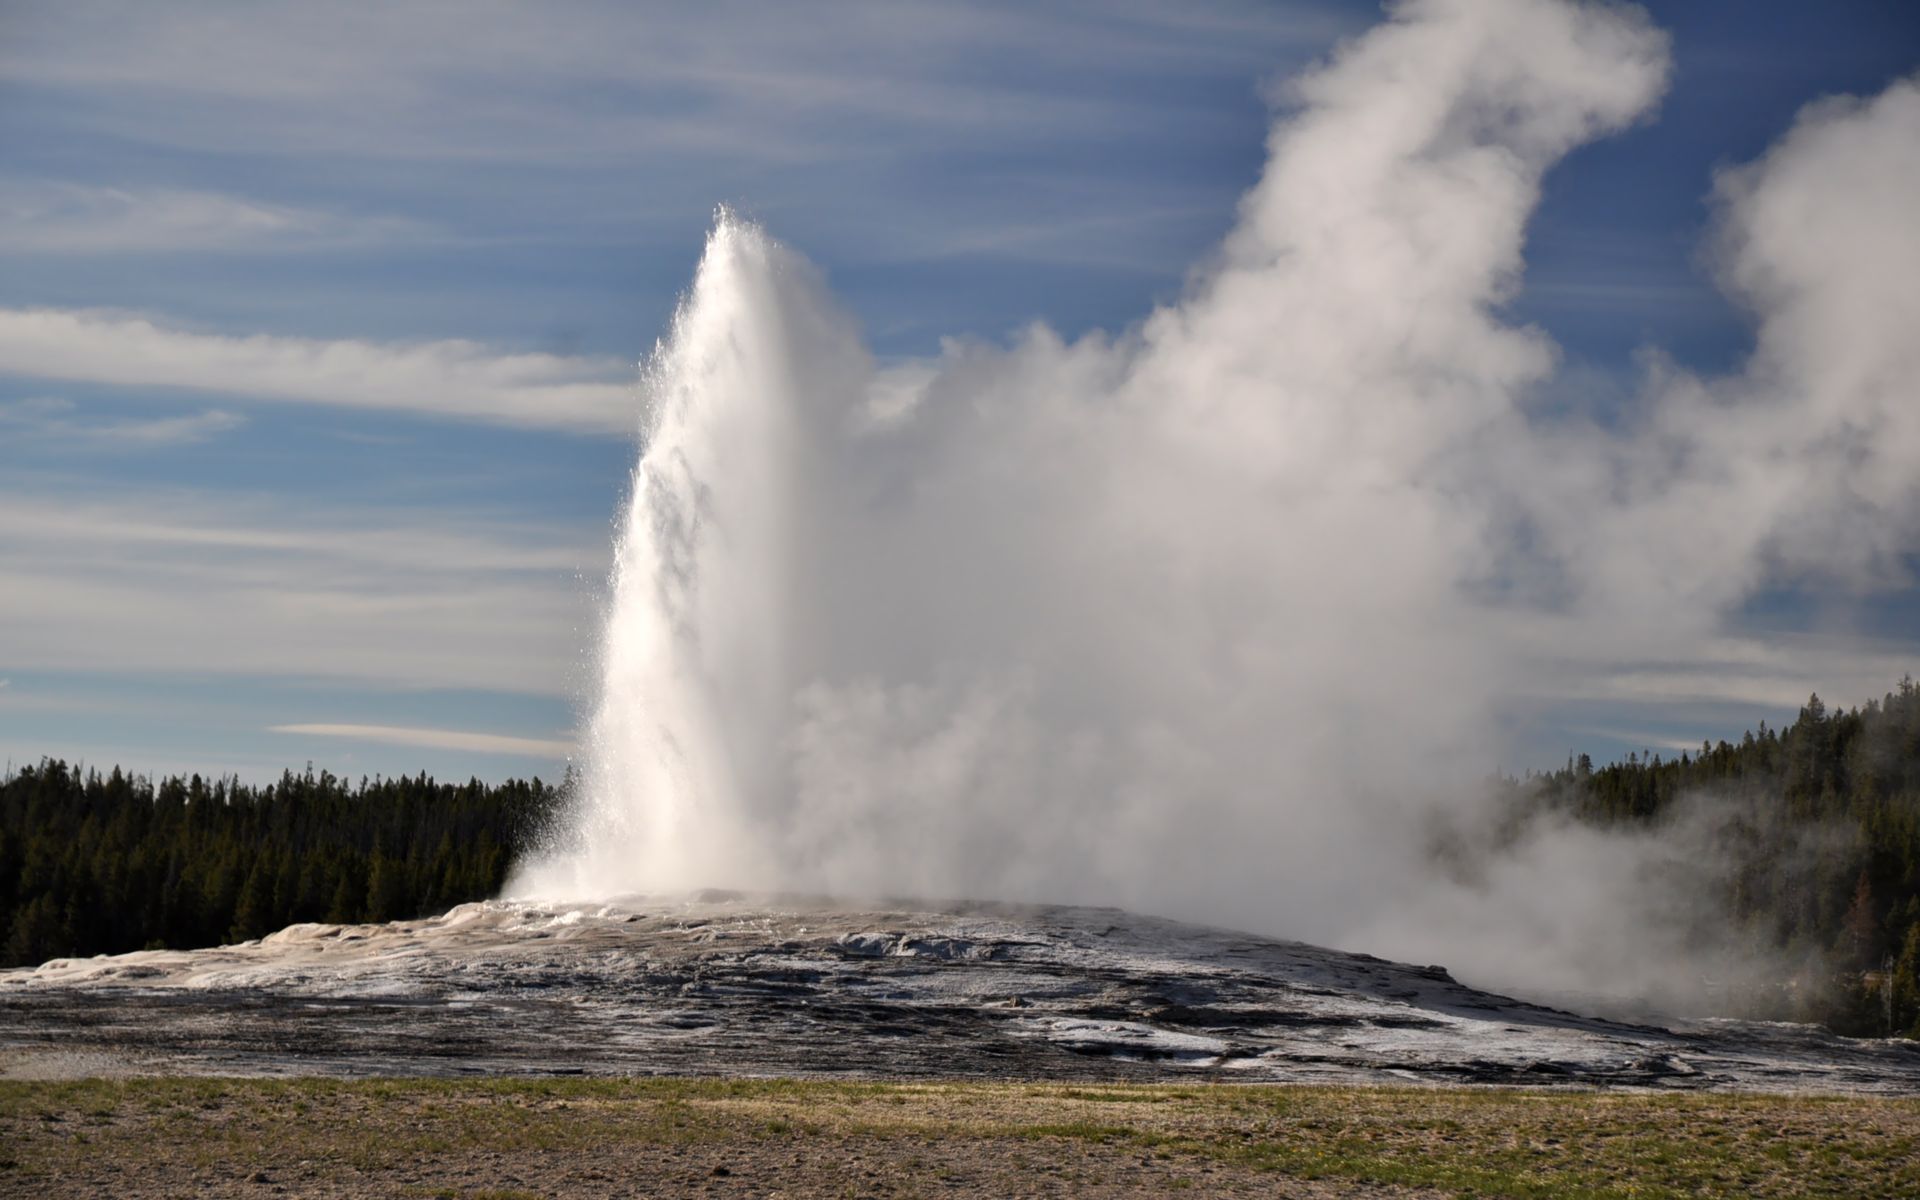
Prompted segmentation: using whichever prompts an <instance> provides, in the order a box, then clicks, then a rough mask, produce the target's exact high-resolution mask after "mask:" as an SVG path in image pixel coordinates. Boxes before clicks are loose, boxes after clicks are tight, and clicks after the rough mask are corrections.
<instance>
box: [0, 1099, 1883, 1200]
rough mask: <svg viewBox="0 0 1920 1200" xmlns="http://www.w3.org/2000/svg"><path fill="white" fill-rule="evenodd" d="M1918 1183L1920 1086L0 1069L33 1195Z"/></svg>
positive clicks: (5, 1157) (21, 1166)
mask: <svg viewBox="0 0 1920 1200" xmlns="http://www.w3.org/2000/svg"><path fill="white" fill-rule="evenodd" d="M1181 1191H1189V1192H1192V1193H1193V1194H1196V1195H1215V1196H1241V1195H1247V1196H1252V1195H1259V1196H1297V1197H1333V1196H1370V1197H1371V1196H1441V1195H1477V1196H1527V1197H1535V1196H1541V1197H1544V1196H1553V1197H1561V1196H1595V1197H1599V1196H1629V1195H1631V1196H1694V1195H1727V1196H1849V1197H1852V1196H1888V1197H1892V1196H1912V1195H1917V1194H1920V1102H1916V1101H1912V1100H1888V1099H1876V1098H1862V1097H1848V1098H1818V1097H1779V1096H1772V1097H1753V1096H1726V1095H1709V1096H1701V1095H1689V1096H1674V1095H1647V1094H1619V1093H1585V1092H1566V1091H1556V1092H1553V1093H1544V1092H1534V1091H1518V1090H1508V1089H1497V1090H1486V1089H1482V1090H1467V1089H1431V1088H1425V1089H1390V1088H1345V1087H1269V1086H1259V1087H1249V1086H1194V1087H1170V1086H1145V1087H1142V1086H1131V1085H1129V1086H1111V1085H1098V1086H1092V1087H1071V1086H1058V1085H1021V1084H978V1083H967V1084H849V1083H825V1082H798V1081H786V1080H762V1081H715V1080H706V1081H689V1080H632V1081H625V1080H516V1081H471V1080H470V1081H447V1080H416V1079H402V1080H374V1081H341V1080H325V1079H301V1080H259V1079H251V1080H232V1079H225V1080H222V1079H121V1080H104V1079H103V1080H86V1081H69V1082H21V1081H11V1082H4V1083H0V1194H7V1195H22V1196H26V1195H33V1196H49V1197H62V1196H89V1197H92V1196H100V1195H113V1196H118V1197H123V1198H129V1200H139V1198H144V1197H156V1196H176V1195H189V1194H192V1195H207V1196H232V1197H241V1196H246V1197H253V1196H274V1195H302V1196H315V1195H319V1196H347V1197H362V1196H423V1197H430V1196H444V1197H467V1198H472V1200H479V1198H483V1197H487V1198H492V1200H506V1198H507V1197H531V1196H569V1197H571V1196H665V1195H674V1196H679V1195H702V1196H706V1195H712V1196H747V1195H751V1196H790V1197H829V1196H831V1197H844V1196H875V1197H879V1196H887V1197H896V1196H901V1197H903V1196H947V1197H984V1196H1095V1197H1126V1196H1160V1195H1166V1194H1169V1193H1175V1192H1181Z"/></svg>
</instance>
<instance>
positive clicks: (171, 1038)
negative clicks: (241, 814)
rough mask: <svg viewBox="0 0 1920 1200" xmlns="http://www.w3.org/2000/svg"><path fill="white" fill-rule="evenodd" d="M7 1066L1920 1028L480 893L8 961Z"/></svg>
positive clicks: (1838, 1070) (1290, 948) (1806, 1083)
mask: <svg viewBox="0 0 1920 1200" xmlns="http://www.w3.org/2000/svg"><path fill="white" fill-rule="evenodd" d="M0 1047H4V1048H5V1054H4V1055H0V1063H4V1064H5V1072H6V1073H11V1074H19V1073H35V1074H48V1073H59V1072H61V1071H70V1072H80V1073H87V1074H100V1073H113V1072H115V1071H134V1072H140V1073H151V1072H160V1073H187V1074H193V1073H204V1074H272V1075H278V1074H341V1075H368V1074H374V1075H379V1074H391V1075H454V1074H485V1075H498V1074H553V1073H562V1074H579V1073H587V1074H672V1075H713V1074H720V1075H727V1074H743V1075H769V1074H771V1075H781V1076H809V1075H812V1076H819V1075H848V1074H851V1075H864V1076H877V1077H885V1078H890V1079H899V1078H914V1077H939V1078H953V1077H971V1078H1010V1079H1130V1080H1167V1079H1188V1078H1195V1077H1207V1078H1213V1079H1221V1080H1238V1081H1247V1082H1254V1081H1325V1082H1386V1081H1398V1082H1404V1081H1418V1082H1435V1083H1458V1082H1498V1083H1527V1084H1561V1083H1571V1084H1581V1085H1594V1086H1632V1087H1657V1088H1680V1089H1696V1088H1739V1089H1762V1090H1765V1089H1795V1090H1808V1089H1811V1090H1820V1091H1883V1092H1901V1093H1912V1092H1920V1047H1915V1046H1914V1045H1912V1044H1910V1043H1899V1042H1890V1043H1860V1042H1849V1041H1846V1040H1845V1039H1839V1038H1833V1037H1830V1036H1827V1035H1823V1034H1820V1033H1818V1032H1817V1031H1813V1030H1807V1029H1802V1028H1797V1027H1791V1026H1775V1025H1736V1024H1732V1023H1714V1024H1710V1025H1707V1026H1703V1027H1699V1028H1694V1029H1690V1030H1683V1031H1680V1032H1669V1031H1666V1030H1661V1029H1652V1028H1645V1027H1636V1026H1631V1025H1623V1024H1617V1023H1612V1022H1606V1021H1597V1020H1591V1019H1587V1018H1582V1017H1578V1016H1575V1015H1573V1014H1570V1013H1565V1012H1558V1011H1555V1010H1552V1009H1546V1008H1541V1007H1538V1006H1534V1005H1529V1004H1525V1003H1522V1002H1519V1001H1516V1000H1511V999H1508V998H1506V997H1503V996H1495V995H1489V994H1487V993H1484V992H1479V991H1475V990H1474V989H1472V988H1469V987H1466V986H1464V985H1462V984H1460V983H1458V982H1456V981H1455V980H1453V979H1452V978H1451V977H1450V976H1448V975H1447V973H1446V972H1445V971H1443V970H1441V969H1440V968H1438V967H1412V966H1405V965H1402V964H1398V963H1391V962H1385V961H1382V960H1380V959H1375V958H1369V957H1367V956H1365V955H1351V954H1342V953H1339V952H1337V951H1330V950H1322V949H1318V948H1316V947H1313V946H1307V945H1302V944H1300V943H1297V942H1282V941H1275V940H1273V939H1270V938H1261V937H1255V936H1250V935H1247V934H1241V933H1233V932H1229V931H1224V930H1219V929H1212V928H1206V927H1199V926H1193V925H1183V924H1179V923H1175V922H1170V921H1162V920H1156V919H1152V918H1146V917H1138V916H1134V915H1131V914H1128V913H1125V912H1122V911H1119V910H1116V909H1090V908H1061V907H1022V906H1012V905H939V906H927V905H913V904H907V903H902V902H894V903H891V904H882V905H874V906H866V907H852V908H850V907H844V906H838V905H833V904H830V903H827V902H824V901H820V900H801V899H794V898H785V899H782V898H767V897H760V898H754V897H742V896H724V895H708V896H705V897H693V898H677V899H652V900H647V899H640V898H635V899H630V900H627V901H624V902H622V903H619V904H592V905H538V904H527V903H517V902H498V901H496V902H490V903H483V904H469V905H463V906H461V907H459V908H456V909H454V910H453V911H451V912H449V913H447V914H446V915H444V916H441V917H436V918H434V919H432V920H426V921H403V922H395V923H393V924H388V925H362V926H344V927H343V926H337V925H297V926H294V927H292V928H289V929H286V930H283V931H281V932H280V933H277V934H274V935H272V936H271V937H268V938H265V939H262V940H260V941H257V942H248V943H244V944H242V945H238V946H224V947H220V948H217V949H211V950H192V951H141V952H137V953H133V954H124V955H119V956H116V957H105V956H102V957H99V958H92V959H79V960H59V961H55V962H51V963H47V964H44V965H43V966H41V967H38V968H32V969H20V970H12V971H4V972H0Z"/></svg>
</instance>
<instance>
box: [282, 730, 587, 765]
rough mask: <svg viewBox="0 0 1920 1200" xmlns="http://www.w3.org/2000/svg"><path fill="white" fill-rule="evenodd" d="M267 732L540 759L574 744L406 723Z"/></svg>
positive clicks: (562, 754)
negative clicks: (518, 755) (421, 726)
mask: <svg viewBox="0 0 1920 1200" xmlns="http://www.w3.org/2000/svg"><path fill="white" fill-rule="evenodd" d="M267 732H269V733H296V734H304V735H306V736H309V737H327V738H348V739H351V740H354V741H360V742H379V743H381V744H383V745H388V746H419V747H424V748H425V749H429V750H458V751H461V752H463V753H471V754H525V755H531V756H534V757H540V758H567V757H570V756H571V755H572V754H573V750H574V747H573V743H572V742H564V741H559V740H557V739H554V738H530V737H511V736H508V735H506V734H498V733H469V732H465V731H462V730H457V729H416V728H412V727H410V726H405V725H325V724H321V725H272V726H269V727H268V729H267Z"/></svg>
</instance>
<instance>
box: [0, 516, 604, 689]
mask: <svg viewBox="0 0 1920 1200" xmlns="http://www.w3.org/2000/svg"><path fill="white" fill-rule="evenodd" d="M605 556H606V548H605V547H604V546H603V545H600V544H598V542H597V540H594V541H586V540H582V539H581V537H580V536H579V534H578V532H577V531H576V530H574V529H572V528H567V527H559V526H549V525H541V524H529V523H524V522H517V521H513V520H506V519H502V520H493V521H489V520H487V519H485V518H484V517H482V516H479V515H476V514H473V513H470V512H468V513H458V514H454V513H439V512H431V511H415V512H395V511H391V510H372V509H364V510H356V509H355V508H353V507H351V506H350V505H344V504H342V505H334V506H329V507H324V508H318V509H316V508H314V507H312V506H311V505H293V504H289V503H285V502H282V501H279V500H276V499H274V498H272V497H269V496H260V495H255V496H249V497H246V498H245V499H244V501H238V500H237V499H236V498H235V497H234V496H232V495H225V496H210V495H209V496H195V495H194V494H192V493H180V492H177V491H153V492H134V493H132V494H130V495H126V496H124V497H121V498H117V499H114V500H98V501H95V500H76V499H74V498H73V497H72V496H70V495H67V494H64V493H63V494H58V495H55V494H48V493H40V492H32V491H27V490H23V489H17V488H8V489H0V557H4V558H5V559H6V560H7V561H8V562H9V563H10V564H12V565H10V566H9V568H8V572H7V586H6V587H5V588H4V589H0V662H6V663H8V664H9V665H10V666H13V667H16V668H18V669H21V670H33V669H40V670H50V671H116V672H128V673H137V672H173V673H178V674H183V675H193V676H203V675H207V674H215V675H257V676H275V677H282V678H285V677H292V678H315V679H330V680H341V681H358V682H361V683H367V684H372V685H376V686H387V687H391V686H396V685H397V686H407V687H448V688H479V689H486V690H492V691H511V692H524V693H530V694H537V695H546V696H562V697H564V696H568V695H570V694H571V693H572V691H573V689H574V687H575V686H576V684H577V679H576V672H577V667H578V661H579V660H578V654H579V640H578V635H577V634H576V633H575V631H576V630H577V629H579V628H580V627H581V626H582V624H583V623H584V622H585V620H586V618H587V614H588V612H589V606H590V600H589V595H588V589H587V587H586V586H585V585H584V584H583V583H582V582H581V580H582V578H583V576H584V577H587V578H592V577H595V576H597V575H598V574H599V572H600V570H601V565H602V564H603V563H604V561H605Z"/></svg>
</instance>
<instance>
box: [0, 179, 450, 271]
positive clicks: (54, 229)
mask: <svg viewBox="0 0 1920 1200" xmlns="http://www.w3.org/2000/svg"><path fill="white" fill-rule="evenodd" d="M427 232H428V231H427V230H425V229H423V228H422V227H421V226H420V225H419V224H418V223H416V222H412V221H406V220H401V219H398V218H391V217H384V218H347V217H342V216H338V215H335V214H332V213H326V212H321V211H318V210H316V209H310V208H299V207H293V206H289V205H278V204H266V203H262V202H259V201H255V200H248V199H245V198H243V197H239V196H229V195H222V194H219V193H216V192H203V191H191V190H183V189H177V188H120V187H97V186H89V185H84V184H76V183H62V182H55V181H46V180H11V181H8V180H0V250H5V251H9V252H12V253H15V254H22V253H34V254H37V253H45V254H126V253H138V252H143V251H160V252H172V251H205V250H236V251H237V250H251V251H258V250H267V249H277V250H337V249H342V248H346V247H353V246H370V245H377V244H382V243H388V242H394V241H399V240H406V241H409V242H413V243H418V242H419V241H420V240H421V239H422V238H423V236H425V235H426V233H427Z"/></svg>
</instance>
